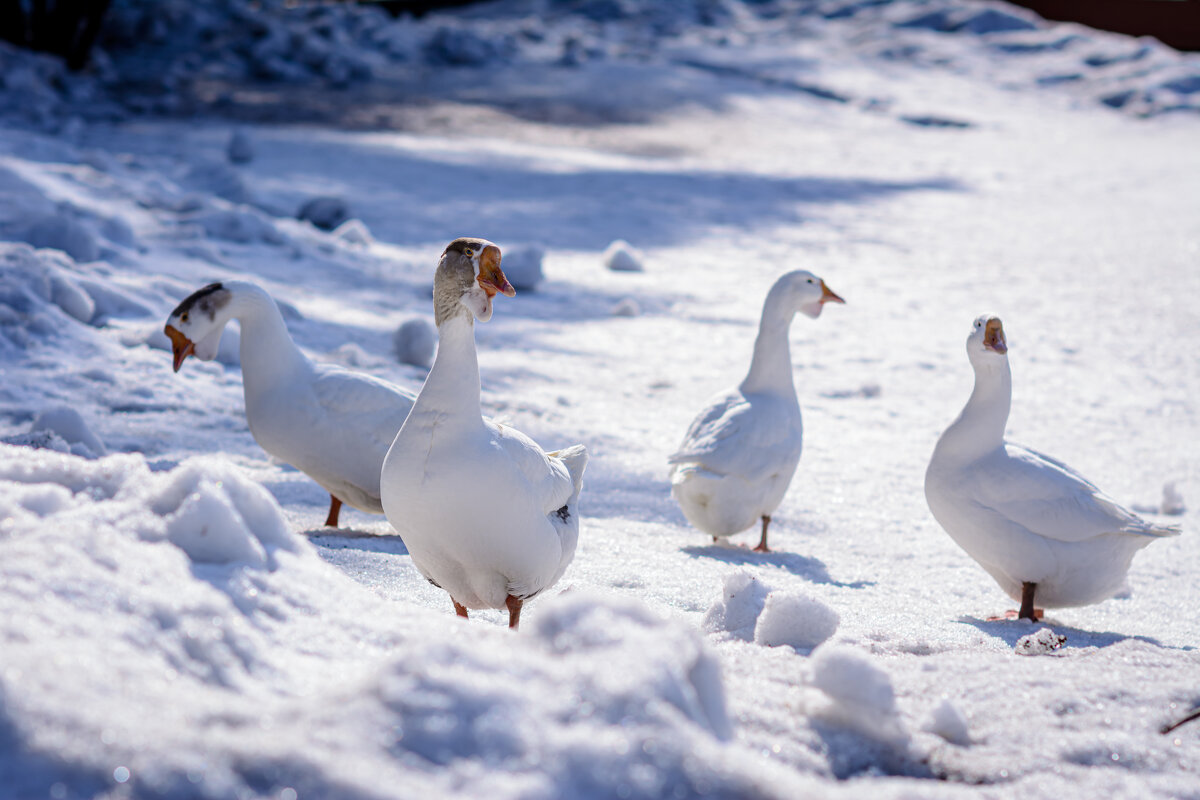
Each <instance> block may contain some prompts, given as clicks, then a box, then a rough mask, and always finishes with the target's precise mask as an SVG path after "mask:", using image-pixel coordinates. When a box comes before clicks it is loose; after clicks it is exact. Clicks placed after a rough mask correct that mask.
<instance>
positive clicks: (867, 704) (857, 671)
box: [812, 646, 896, 716]
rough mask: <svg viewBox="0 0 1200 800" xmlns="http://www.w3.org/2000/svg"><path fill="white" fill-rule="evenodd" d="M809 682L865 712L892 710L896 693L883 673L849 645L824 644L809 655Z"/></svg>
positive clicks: (836, 698)
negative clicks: (810, 665) (810, 659)
mask: <svg viewBox="0 0 1200 800" xmlns="http://www.w3.org/2000/svg"><path fill="white" fill-rule="evenodd" d="M812 685H813V686H815V687H816V688H818V689H820V690H821V691H822V692H824V693H825V694H826V695H827V696H828V697H829V698H830V699H831V700H833V701H834V703H836V704H838V705H840V706H844V707H848V708H853V709H855V710H858V711H862V712H864V713H866V714H876V715H880V716H882V715H886V714H891V713H894V712H895V710H896V693H895V691H894V690H893V689H892V681H891V679H890V678H888V675H887V673H886V672H884V671H883V670H881V669H880V668H879V667H877V666H875V665H874V664H872V663H871V662H870V661H869V660H868V659H867V657H866V656H863V655H861V654H860V653H858V652H857V651H855V650H852V649H850V648H849V647H838V646H832V647H830V646H827V647H821V648H819V649H817V650H816V651H815V652H814V653H813V658H812Z"/></svg>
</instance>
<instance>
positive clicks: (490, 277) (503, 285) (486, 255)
mask: <svg viewBox="0 0 1200 800" xmlns="http://www.w3.org/2000/svg"><path fill="white" fill-rule="evenodd" d="M476 280H477V281H478V283H479V285H480V286H482V287H483V290H484V291H485V292H487V295H488V297H495V296H496V294H497V293H499V294H502V295H504V296H505V297H513V296H515V295H516V293H517V290H516V289H514V288H513V287H512V284H511V283H509V282H508V278H506V277H504V273H503V272H501V271H500V248H499V247H496V245H494V244H489V245H488V246H487V247H485V248H483V252H482V253H480V254H479V277H478V278H477V279H476Z"/></svg>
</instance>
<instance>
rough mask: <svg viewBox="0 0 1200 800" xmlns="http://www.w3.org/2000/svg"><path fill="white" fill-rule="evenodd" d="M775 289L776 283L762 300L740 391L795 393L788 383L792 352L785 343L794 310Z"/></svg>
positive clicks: (792, 385)
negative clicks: (747, 366)
mask: <svg viewBox="0 0 1200 800" xmlns="http://www.w3.org/2000/svg"><path fill="white" fill-rule="evenodd" d="M778 289H779V287H778V286H775V287H772V288H771V291H770V292H768V293H767V299H766V301H765V302H764V303H763V310H762V319H761V320H759V323H758V338H757V339H755V340H754V357H753V358H752V359H751V360H750V371H749V372H747V373H746V378H745V380H743V381H742V383H741V385H740V386H739V387H738V389H740V390H741V392H742V393H743V394H747V393H751V394H753V393H756V392H775V393H782V394H790V395H792V396H795V394H796V385H795V384H794V383H793V382H792V351H791V348H790V347H789V345H788V331H789V329H790V328H791V326H792V318H793V317H795V315H796V311H795V309H793V308H791V307H790V306H788V305H786V304H785V300H784V292H783V291H779V290H778Z"/></svg>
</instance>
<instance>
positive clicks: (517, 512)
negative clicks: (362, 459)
mask: <svg viewBox="0 0 1200 800" xmlns="http://www.w3.org/2000/svg"><path fill="white" fill-rule="evenodd" d="M497 294H502V295H504V296H506V297H512V296H513V295H515V294H516V292H515V291H514V290H513V288H512V286H511V285H510V284H509V282H508V279H507V278H505V276H504V273H503V272H502V271H501V269H500V249H499V248H498V247H496V245H494V244H492V243H491V242H488V241H486V240H483V239H472V238H464V239H455V240H454V241H453V242H451V243H450V245H449V246H448V247H447V248H446V250H445V252H444V253H442V258H441V261H440V263H439V264H438V268H437V274H436V276H435V278H434V284H433V308H434V319H435V322H436V323H437V328H438V350H437V356H436V358H435V359H434V362H433V368H432V369H431V370H430V371H429V377H428V378H426V379H425V385H424V386H422V387H421V391H420V393H419V394H418V395H417V401H416V403H415V404H414V405H413V408H412V412H411V413H409V415H408V419H406V420H405V421H404V425H403V427H401V428H400V432H399V433H397V434H396V441H395V442H393V443H392V447H391V449H390V450H389V451H388V454H387V458H385V459H384V462H383V475H382V478H381V485H380V488H381V490H382V494H383V508H384V512H385V513H386V514H387V518H388V522H390V523H391V524H392V526H393V527H394V528H395V529H396V531H397V532H398V533H399V534H400V536H401V538H403V539H404V544H405V546H407V547H408V552H409V553H410V554H411V556H412V560H413V563H414V564H415V565H416V567H417V569H418V570H419V571H420V572H421V574H422V575H424V576H425V578H426V579H428V580H429V582H430V583H432V584H433V585H435V586H438V587H440V588H442V589H445V590H446V591H447V592H448V593H449V594H450V600H451V602H453V604H454V609H455V611H456V612H457V613H458V615H459V616H462V617H465V616H467V612H468V609H479V608H496V609H506V610H507V611H508V617H509V626H510V627H512V628H515V627H517V624H518V622H519V621H520V617H521V608H522V604H523V603H524V601H526V600H528V599H529V598H531V597H533V596H535V595H537V594H538V593H539V592H542V591H544V590H546V589H547V588H549V587H550V586H552V585H554V583H555V582H556V581H558V579H559V578H560V577H561V576H562V574H563V572H564V571H565V570H566V568H567V565H568V564H570V563H571V559H572V558H574V556H575V543H576V541H577V540H578V537H579V510H578V507H577V506H578V502H579V491H580V489H581V488H582V485H583V470H584V467H585V466H586V464H587V450H585V449H584V447H583V446H582V445H575V446H574V447H569V448H566V449H564V450H559V451H557V452H553V453H547V452H545V451H544V450H542V448H541V447H539V446H538V445H537V444H536V443H535V442H534V441H533V440H532V439H530V438H529V437H528V436H526V435H524V434H523V433H521V432H520V431H517V430H515V429H513V428H510V427H508V426H506V425H500V424H498V423H496V422H493V421H491V420H489V419H487V418H485V417H484V416H483V413H482V410H481V407H480V382H479V362H478V359H477V355H476V351H475V320H479V321H480V322H487V321H488V320H489V319H491V316H492V299H493V298H494V297H495V296H496V295H497Z"/></svg>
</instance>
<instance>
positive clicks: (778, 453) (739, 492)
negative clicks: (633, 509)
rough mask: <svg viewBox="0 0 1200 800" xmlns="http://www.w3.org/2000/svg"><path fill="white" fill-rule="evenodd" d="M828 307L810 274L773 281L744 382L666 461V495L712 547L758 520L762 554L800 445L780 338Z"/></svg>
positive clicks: (824, 291)
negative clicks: (798, 319)
mask: <svg viewBox="0 0 1200 800" xmlns="http://www.w3.org/2000/svg"><path fill="white" fill-rule="evenodd" d="M829 302H834V303H844V302H845V301H844V300H842V298H840V297H838V296H837V295H836V294H834V293H833V292H832V291H831V290H830V289H829V287H828V286H826V285H825V281H823V280H821V279H820V278H818V277H817V276H816V275H813V274H812V273H811V272H806V271H804V270H797V271H795V272H789V273H787V274H786V275H784V276H783V277H781V278H780V279H779V280H777V281H776V282H775V285H773V286H772V287H771V290H770V291H769V292H767V299H766V302H764V303H763V310H762V320H761V321H760V322H759V327H758V339H757V340H755V342H754V358H753V359H751V361H750V371H749V372H748V373H747V374H746V378H745V380H743V381H742V382H741V383H740V384H738V386H737V388H735V389H731V390H729V391H727V392H723V393H721V394H719V395H717V396H716V397H714V398H713V399H712V400H711V401H709V403H708V405H707V406H705V407H704V410H703V411H701V412H700V413H699V415H697V416H696V418H695V419H694V420H693V421H692V424H691V427H689V428H688V431H687V435H686V436H684V438H683V444H681V445H680V446H679V449H678V450H677V451H676V452H675V453H674V454H673V455H672V456H670V458H668V459H667V460H668V463H670V464H671V465H672V467H671V494H672V495H674V497H675V500H676V501H677V502H678V503H679V506H680V508H682V509H683V515H684V516H685V517H687V519H688V521H689V522H691V523H692V524H693V525H695V526H696V527H697V528H699V529H700V530H702V531H704V532H705V533H707V534H709V535H710V536H712V537H713V541H716V540H717V539H718V538H719V537H723V536H730V535H732V534H735V533H737V532H739V531H744V530H746V529H747V528H749V527H751V526H752V525H754V524H755V523H756V522H758V521H759V520H760V519H761V520H762V538H761V539H760V540H759V543H758V546H757V547H755V548H754V549H755V550H757V551H759V552H763V553H765V552H769V551H768V549H767V526H769V525H770V524H771V512H773V511H774V510H775V509H776V508H778V507H779V504H780V503H781V502H782V501H783V496H784V494H785V493H786V492H787V488H788V484H790V483H791V482H792V475H793V474H794V473H795V472H796V465H797V464H799V463H800V449H801V446H802V444H803V442H804V430H803V427H802V425H801V420H800V403H799V401H798V400H797V399H796V386H795V384H794V383H793V382H792V357H791V351H790V349H789V347H788V330H789V328H790V327H791V324H792V317H794V316H795V314H796V312H797V311H799V312H800V313H802V314H805V315H807V316H809V317H813V318H816V317H818V316H820V314H821V309H822V308H823V307H824V305H825V303H829Z"/></svg>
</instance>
